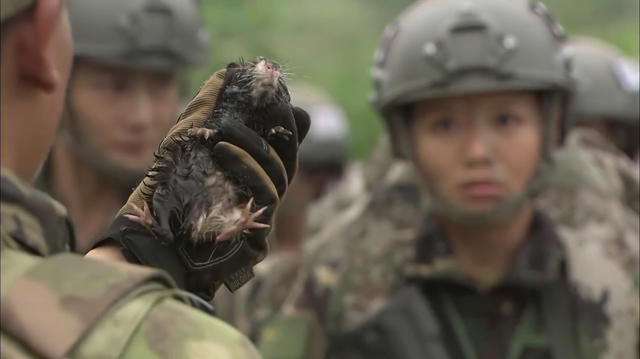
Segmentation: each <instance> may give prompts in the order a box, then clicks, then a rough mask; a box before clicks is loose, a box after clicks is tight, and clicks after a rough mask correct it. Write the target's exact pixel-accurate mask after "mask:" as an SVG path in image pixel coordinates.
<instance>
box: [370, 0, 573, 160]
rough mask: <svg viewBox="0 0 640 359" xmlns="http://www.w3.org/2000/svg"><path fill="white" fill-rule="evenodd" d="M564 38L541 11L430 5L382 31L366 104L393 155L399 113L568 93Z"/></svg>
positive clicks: (492, 3)
mask: <svg viewBox="0 0 640 359" xmlns="http://www.w3.org/2000/svg"><path fill="white" fill-rule="evenodd" d="M564 38H565V35H564V30H563V28H562V27H561V26H560V25H559V24H558V23H557V22H555V20H554V19H553V17H552V16H551V15H550V14H549V13H548V11H547V9H546V7H545V6H544V5H543V4H541V3H539V2H533V3H527V2H524V1H522V0H514V1H509V0H459V1H451V0H428V1H420V2H418V3H416V4H414V5H413V6H410V7H409V8H408V9H406V10H405V11H404V12H403V13H401V14H400V15H399V16H398V17H397V18H396V20H395V21H393V22H391V23H390V24H389V25H388V26H387V28H386V29H385V31H384V33H383V36H382V41H381V44H380V46H379V48H378V49H377V51H376V52H375V55H374V62H375V63H374V68H373V71H372V76H373V81H374V86H375V90H374V94H373V97H372V102H373V104H374V106H375V107H376V109H377V110H378V111H379V112H380V113H381V114H382V115H383V117H384V118H385V120H386V122H387V124H388V126H389V128H390V131H391V135H392V141H393V143H394V147H395V150H396V153H397V154H399V155H401V156H404V157H407V156H408V155H409V154H408V153H407V151H408V150H409V149H408V148H407V146H404V145H403V144H406V142H407V141H399V140H398V139H397V136H398V130H397V127H398V126H401V124H399V122H403V121H402V119H401V117H403V116H399V112H398V109H400V108H402V107H406V105H408V104H411V103H414V102H416V101H419V100H423V99H429V98H438V97H447V96H456V95H461V94H470V93H479V92H494V91H510V90H540V91H549V92H554V93H558V94H565V93H567V92H568V91H570V88H571V84H572V82H571V71H570V70H571V68H570V67H571V58H570V56H568V54H567V53H565V52H562V51H561V48H562V47H561V45H562V44H563V42H564Z"/></svg>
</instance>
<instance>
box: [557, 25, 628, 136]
mask: <svg viewBox="0 0 640 359" xmlns="http://www.w3.org/2000/svg"><path fill="white" fill-rule="evenodd" d="M568 49H569V50H570V51H571V52H573V55H574V57H575V60H574V63H575V64H574V73H575V78H576V91H575V94H574V96H573V99H572V102H571V109H572V114H573V115H574V118H575V119H576V120H585V121H605V120H606V121H614V122H621V123H627V124H631V125H636V126H637V125H638V122H639V121H640V119H639V117H640V114H639V112H640V111H639V108H640V102H639V101H640V97H639V96H638V95H639V91H638V87H639V85H638V61H637V60H631V59H627V58H625V57H624V56H623V55H622V54H621V53H620V51H619V50H618V49H616V48H615V47H613V46H611V45H609V44H607V43H604V42H602V41H600V40H597V39H593V38H581V37H578V38H575V39H574V40H572V41H571V42H570V43H569V44H568Z"/></svg>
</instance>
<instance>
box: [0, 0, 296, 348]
mask: <svg viewBox="0 0 640 359" xmlns="http://www.w3.org/2000/svg"><path fill="white" fill-rule="evenodd" d="M1 4H2V5H1V12H0V19H1V27H2V35H1V36H2V39H1V40H2V41H1V48H0V56H1V61H0V65H1V70H2V82H1V86H2V87H1V91H0V96H2V97H1V100H2V106H1V107H0V109H1V113H0V114H1V124H2V131H1V143H2V152H1V154H0V156H1V161H2V171H1V186H2V191H1V206H0V210H1V217H0V220H1V222H2V223H1V226H0V228H1V232H0V256H1V258H0V263H1V264H2V268H1V271H0V274H1V276H2V278H1V279H2V280H1V282H2V291H1V293H0V294H1V300H0V303H1V305H2V308H1V310H0V313H1V325H2V333H1V336H0V338H1V345H0V355H1V356H2V357H6V358H62V357H64V358H98V357H100V358H125V357H126V358H205V357H216V358H256V357H258V353H257V352H256V350H255V348H254V347H253V346H252V345H251V344H250V342H249V341H248V340H247V339H246V338H245V337H244V336H242V335H241V334H240V333H239V332H237V331H235V330H234V329H233V328H232V327H230V326H229V325H227V324H225V323H223V322H222V321H220V320H218V319H215V318H214V317H212V316H210V315H209V314H208V313H206V312H205V311H206V310H207V309H208V307H207V305H206V304H203V301H202V299H199V298H197V297H195V296H194V295H193V294H190V293H189V292H187V291H184V290H180V289H178V288H176V284H175V283H176V281H178V282H180V281H184V280H185V278H186V279H187V280H188V282H189V283H188V285H185V286H184V287H183V288H185V289H187V290H190V291H192V292H196V291H202V289H203V288H210V287H211V286H212V285H214V284H215V285H219V284H220V283H211V282H210V281H206V279H207V278H208V279H211V278H216V279H217V280H218V281H222V282H228V281H230V280H232V281H234V282H238V281H240V280H241V279H242V278H238V275H237V272H235V271H237V270H239V269H241V270H243V271H242V273H246V272H247V270H248V269H247V266H250V265H252V264H254V263H255V262H256V261H259V259H260V257H262V256H263V255H264V252H263V249H264V248H265V247H266V244H265V243H264V241H265V238H266V236H267V234H268V232H267V231H265V230H258V231H251V232H250V233H249V237H247V240H246V244H245V246H249V247H250V249H251V251H240V253H241V255H231V256H230V258H228V261H223V262H224V263H226V265H222V266H219V265H213V266H211V265H210V266H207V267H209V268H211V271H208V270H205V271H202V269H201V270H200V271H194V270H193V268H189V267H188V266H187V265H186V264H185V263H184V262H179V261H176V260H174V259H172V258H173V257H176V258H177V254H176V253H175V251H176V250H177V249H176V248H175V247H173V246H163V249H162V250H164V252H161V251H158V250H157V247H155V248H150V247H149V243H153V238H150V237H151V235H150V234H149V233H148V231H146V230H143V229H142V228H140V227H139V226H138V227H136V226H135V223H132V222H127V219H126V217H125V216H119V217H118V218H117V219H116V222H114V224H113V225H112V226H111V228H112V231H111V233H112V235H111V237H110V238H112V239H113V240H114V242H111V243H110V244H109V245H104V246H101V247H98V248H96V249H94V250H92V251H91V252H90V253H89V254H88V256H89V257H93V258H99V259H102V261H97V260H92V259H85V258H82V257H80V256H77V255H74V254H70V253H65V252H67V251H69V250H70V249H73V247H74V241H73V230H72V227H71V225H70V222H69V219H68V217H67V215H66V210H65V209H64V207H63V206H62V205H60V204H59V203H58V202H56V201H54V200H53V199H51V198H50V197H48V196H47V195H45V194H44V193H42V192H40V191H38V190H36V189H34V188H33V187H32V183H33V181H34V178H35V177H36V173H37V171H38V169H39V168H40V166H41V163H42V162H43V161H44V159H45V157H46V155H47V152H48V151H49V148H50V146H51V145H52V143H53V141H54V137H55V133H56V129H57V127H58V123H59V119H60V115H61V113H62V109H63V102H64V95H65V88H66V83H67V80H68V78H69V74H70V72H71V63H72V41H71V31H70V25H69V20H68V15H67V8H66V4H65V2H64V1H60V0H3V1H2V3H1ZM223 79H224V71H222V72H218V73H216V74H215V75H214V76H212V78H211V79H210V80H209V81H207V82H206V83H205V84H204V85H203V87H202V88H201V91H200V93H199V94H198V95H197V96H196V100H197V101H196V102H195V103H194V102H192V103H191V104H190V106H189V107H188V108H187V110H188V111H186V112H185V113H184V114H183V116H182V117H181V118H180V120H181V121H180V122H179V123H178V124H177V126H176V128H175V130H174V131H173V132H171V134H170V136H169V137H167V140H172V137H171V136H174V135H175V133H176V132H175V131H178V130H181V129H183V128H184V126H185V124H196V125H198V124H201V123H203V122H202V121H204V120H203V119H201V118H199V117H198V116H200V117H202V115H203V114H204V113H207V111H209V112H210V111H211V109H212V108H213V107H214V106H215V101H216V97H215V95H213V96H212V94H216V93H218V91H219V90H220V87H221V85H222V80H223ZM285 112H286V111H285ZM291 112H293V116H291V115H292V114H291ZM291 112H287V113H285V114H284V116H286V118H292V120H295V121H296V123H299V124H300V126H299V127H298V128H302V127H303V126H305V123H306V122H308V117H307V116H306V115H305V113H304V112H303V111H301V110H299V109H297V108H296V109H291ZM279 120H280V119H279ZM301 121H302V122H301ZM283 123H286V122H283ZM306 126H307V127H308V125H306ZM224 130H225V128H224V127H223V131H224ZM234 131H240V132H238V133H239V134H241V135H242V136H241V140H237V139H236V140H233V141H234V142H235V143H233V144H231V143H229V142H226V141H227V140H228V139H227V138H226V137H223V138H222V142H220V143H218V144H217V145H216V147H214V149H213V154H214V155H216V156H220V157H219V158H221V159H223V160H224V161H225V163H229V164H230V166H231V167H229V170H230V171H233V173H237V174H239V175H240V176H241V178H242V179H243V180H242V183H241V184H242V185H246V186H247V188H248V189H249V190H251V191H254V192H255V194H256V198H257V197H259V196H262V195H266V196H268V197H269V198H274V205H275V204H277V198H278V195H282V193H279V194H276V193H273V191H275V189H274V190H272V191H271V192H269V193H264V190H262V192H260V189H261V188H262V189H264V188H281V189H282V190H284V189H286V183H281V181H282V179H283V178H287V176H286V175H285V174H284V173H279V174H273V173H269V174H266V173H265V171H266V169H267V168H281V169H282V171H285V170H286V171H287V174H288V175H289V178H291V177H292V176H293V174H294V169H293V168H291V167H287V168H282V161H281V160H280V159H279V157H280V155H278V154H276V152H274V151H273V150H271V149H269V153H267V152H265V150H264V148H263V146H264V145H263V142H262V141H255V140H253V139H254V138H255V137H252V136H255V133H253V132H251V131H250V130H249V129H248V128H246V127H243V126H239V127H237V126H236V127H234ZM300 136H304V131H302V132H301V135H300ZM243 141H244V142H243ZM257 142H259V143H257ZM288 143H290V144H291V145H287V146H282V147H281V148H279V151H280V152H277V153H279V154H287V155H288V156H289V157H290V158H295V153H296V150H297V143H296V141H290V142H288ZM219 146H220V147H219ZM161 150H162V147H161ZM255 158H259V159H260V164H257V162H256V160H255ZM278 164H280V165H279V167H278ZM236 165H237V168H232V167H234V166H236ZM262 165H264V166H265V167H264V169H263V167H262ZM136 193H138V192H136ZM136 193H134V195H133V197H132V198H131V199H130V200H131V201H135V200H136ZM129 207H130V204H129V206H127V207H125V208H124V209H123V213H127V208H129ZM272 213H273V208H272V209H271V210H268V211H267V212H265V214H266V216H265V218H264V220H266V221H269V220H270V217H271V214H272ZM261 220H262V219H261ZM145 245H146V247H145ZM119 246H123V247H124V248H126V249H127V250H129V251H135V253H136V254H138V255H144V254H146V255H147V256H150V257H154V256H158V255H161V254H164V257H162V258H161V259H160V260H157V261H146V260H144V259H143V260H139V262H140V263H141V264H147V265H155V266H156V267H157V268H159V269H164V270H166V272H163V271H160V270H157V269H151V268H145V267H142V266H136V265H131V264H126V263H115V261H118V260H120V261H122V260H123V259H124V257H123V255H122V253H123V252H121V249H120V247H119ZM134 247H135V249H134ZM145 248H146V249H147V250H146V251H145ZM194 249H195V250H199V251H200V252H201V254H203V255H205V256H206V257H209V258H213V259H214V260H219V259H220V258H217V257H215V256H214V255H213V254H214V252H215V248H213V249H211V248H209V249H206V248H204V249H203V248H202V247H200V248H197V247H196V248H194ZM204 250H208V251H209V252H210V253H206V252H203V251H204ZM171 251H174V252H171ZM167 254H169V255H167ZM171 254H172V255H173V257H171ZM227 254H228V253H227ZM222 255H224V254H222ZM143 257H144V256H143ZM225 258H226V257H225ZM218 262H219V261H218ZM205 264H206V263H205ZM216 264H219V263H217V262H216ZM168 274H171V276H169V275H168ZM178 274H179V275H178ZM196 303H200V305H198V307H200V308H201V309H203V310H198V309H196V308H193V307H191V306H190V304H196Z"/></svg>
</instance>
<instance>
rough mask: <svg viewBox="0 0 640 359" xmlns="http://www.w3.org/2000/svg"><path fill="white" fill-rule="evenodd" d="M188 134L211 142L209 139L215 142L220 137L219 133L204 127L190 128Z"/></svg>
mask: <svg viewBox="0 0 640 359" xmlns="http://www.w3.org/2000/svg"><path fill="white" fill-rule="evenodd" d="M187 134H188V135H189V136H192V137H197V138H201V139H204V140H209V139H211V140H215V139H216V138H217V137H218V135H219V131H216V130H212V129H209V128H204V127H194V128H190V129H189V130H188V131H187Z"/></svg>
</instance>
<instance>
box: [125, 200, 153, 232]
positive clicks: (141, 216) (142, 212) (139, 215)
mask: <svg viewBox="0 0 640 359" xmlns="http://www.w3.org/2000/svg"><path fill="white" fill-rule="evenodd" d="M131 207H132V209H133V211H134V212H135V213H134V214H125V215H124V217H125V218H127V219H128V220H130V221H132V222H136V223H139V224H141V225H143V226H145V227H148V226H151V211H150V210H149V206H148V205H147V202H144V206H143V208H144V209H140V207H138V206H136V205H135V204H133V203H131Z"/></svg>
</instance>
